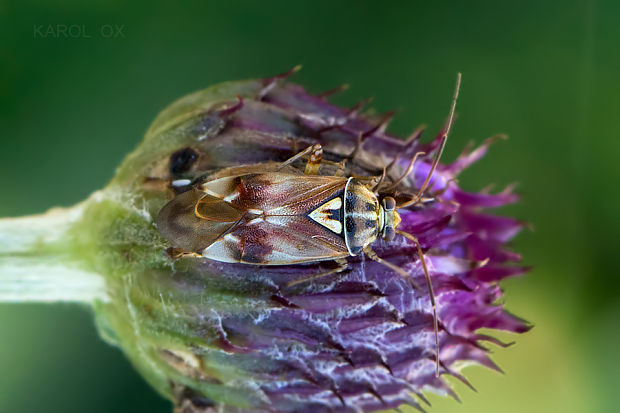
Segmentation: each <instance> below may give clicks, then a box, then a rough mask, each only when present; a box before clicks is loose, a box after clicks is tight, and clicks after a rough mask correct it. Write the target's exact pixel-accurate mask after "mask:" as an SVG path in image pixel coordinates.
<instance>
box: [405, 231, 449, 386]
mask: <svg viewBox="0 0 620 413" xmlns="http://www.w3.org/2000/svg"><path fill="white" fill-rule="evenodd" d="M396 233H398V234H400V235H402V236H403V237H405V238H407V239H408V240H410V241H413V243H414V244H415V247H416V249H417V250H418V256H419V257H420V262H421V263H422V269H423V270H424V278H426V287H427V288H428V295H429V297H430V300H431V306H432V307H433V328H434V329H435V352H436V354H437V359H436V364H435V376H436V377H439V322H438V321H437V306H436V305H435V292H434V291H433V284H432V283H431V276H430V275H429V273H428V267H427V266H426V259H425V258H424V253H423V252H422V246H421V245H420V241H418V239H417V238H416V237H415V236H413V235H411V234H410V233H408V232H405V231H400V230H396Z"/></svg>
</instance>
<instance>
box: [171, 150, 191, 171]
mask: <svg viewBox="0 0 620 413" xmlns="http://www.w3.org/2000/svg"><path fill="white" fill-rule="evenodd" d="M196 159H198V153H196V151H195V150H193V149H192V148H183V149H179V150H178V151H176V152H175V153H173V154H172V155H170V173H171V174H172V175H173V176H178V175H179V174H182V173H184V172H187V171H189V168H191V167H192V165H193V164H194V162H196Z"/></svg>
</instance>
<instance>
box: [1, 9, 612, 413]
mask: <svg viewBox="0 0 620 413" xmlns="http://www.w3.org/2000/svg"><path fill="white" fill-rule="evenodd" d="M87 3H88V4H87ZM185 3H186V4H185V5H183V6H181V5H175V4H173V2H168V1H152V2H149V3H144V4H143V5H137V4H132V5H126V4H123V2H120V1H98V2H82V1H77V0H76V1H62V0H61V1H55V2H54V5H51V4H50V2H40V3H38V2H29V1H22V2H7V1H0V36H1V37H0V171H1V173H0V188H1V189H0V193H1V194H2V195H1V202H0V216H11V215H21V214H29V213H37V212H42V211H44V210H46V209H47V208H49V207H52V206H54V205H70V204H73V203H75V202H77V201H79V200H81V199H83V198H85V197H86V196H87V195H88V194H89V193H90V192H92V191H93V190H96V189H98V188H101V187H102V186H104V185H105V184H106V182H107V181H108V180H109V179H110V178H111V177H112V175H113V173H114V168H115V167H116V166H117V165H118V164H119V162H120V161H121V159H122V158H123V156H124V155H125V154H127V153H128V152H129V151H130V150H132V148H134V147H135V146H136V145H137V143H138V142H139V141H140V139H141V137H142V135H143V133H144V131H145V130H146V128H147V126H148V125H149V123H150V121H151V120H152V119H153V118H154V117H155V115H156V114H157V113H158V111H159V110H161V109H162V108H163V107H164V106H165V105H167V104H168V103H170V102H171V101H172V100H174V99H176V98H178V97H180V96H182V95H184V94H186V93H189V92H191V91H194V90H197V89H201V88H204V87H206V86H208V85H210V84H213V83H216V82H220V81H223V80H233V79H241V78H248V77H259V76H266V75H272V74H275V73H280V72H282V71H284V70H287V69H289V68H291V67H292V66H294V65H296V64H298V63H302V64H304V69H303V70H302V71H301V72H300V73H298V74H297V75H296V76H295V78H294V80H295V81H297V82H299V83H302V84H304V85H305V86H306V87H307V88H308V89H309V90H310V91H312V92H320V91H323V90H326V89H329V88H332V87H334V86H337V85H339V84H342V83H349V84H351V89H350V90H349V91H348V92H346V93H345V94H343V95H342V96H338V97H336V98H335V101H336V102H338V103H340V104H346V105H351V104H353V103H354V102H356V101H357V100H359V99H361V98H363V97H367V96H374V97H375V101H374V103H373V106H374V107H375V108H376V109H377V110H379V111H384V110H389V109H398V110H399V115H398V116H397V118H396V120H395V121H394V123H393V125H392V126H391V128H392V131H394V132H396V133H399V134H406V133H408V132H409V131H410V130H412V129H413V128H414V127H415V126H417V125H418V124H420V123H427V124H428V125H429V129H430V130H431V131H437V130H438V129H439V128H440V126H441V124H442V122H443V119H444V118H445V116H446V114H447V110H448V106H449V103H450V95H451V93H452V88H453V85H454V80H455V76H456V73H457V71H462V72H463V87H462V90H461V98H460V100H459V104H458V108H457V111H458V114H459V118H458V120H457V122H456V124H455V127H454V129H453V133H452V136H451V139H450V142H449V144H448V146H449V147H448V150H447V153H446V158H445V159H446V160H450V159H453V158H454V157H455V156H456V155H457V154H458V153H459V152H460V151H461V149H462V148H463V146H464V145H465V144H466V143H467V142H468V141H470V140H472V139H474V140H475V141H476V142H481V141H482V140H483V139H484V138H485V137H488V136H490V135H492V134H495V133H497V132H504V133H507V134H508V135H509V136H510V139H509V140H508V141H504V142H500V143H497V144H496V145H495V146H494V147H493V148H492V150H491V152H490V154H489V155H488V156H487V158H485V159H484V160H483V161H482V162H480V163H479V164H477V165H475V166H474V167H473V168H472V169H471V170H469V171H467V172H466V173H465V174H464V175H463V176H462V179H461V183H462V185H463V186H464V187H466V188H467V189H476V190H477V189H480V188H482V187H483V186H486V185H487V184H488V183H491V182H493V183H496V184H497V185H498V187H502V186H503V185H505V184H507V183H510V182H513V181H516V182H518V183H519V190H520V192H521V193H522V194H523V200H522V202H521V203H520V204H519V205H516V206H512V207H510V208H506V209H505V210H504V211H502V212H506V213H510V214H513V215H516V216H518V217H520V218H522V219H525V220H527V221H530V222H531V223H533V225H534V227H535V230H534V231H533V232H524V233H523V234H521V235H520V236H519V237H518V238H517V239H516V241H515V242H514V247H515V249H516V250H518V251H521V252H523V253H524V258H525V262H526V263H527V264H532V265H534V266H535V269H534V271H532V272H531V273H529V274H528V275H526V276H525V277H522V278H519V279H513V280H509V281H508V282H506V283H505V284H504V287H505V289H506V291H507V298H506V303H507V307H508V309H509V310H511V311H512V312H514V313H516V314H518V315H521V316H523V317H524V318H526V319H528V320H530V321H532V322H533V323H534V324H535V328H534V329H533V330H532V331H531V332H530V333H528V334H526V335H524V336H522V337H516V339H517V344H516V345H515V346H513V347H511V348H509V349H498V350H497V351H496V354H495V356H494V359H495V361H496V362H498V364H499V365H500V366H501V367H502V368H503V369H504V370H505V371H506V374H505V375H500V374H497V373H495V372H492V371H488V370H485V369H483V368H481V367H472V368H469V369H468V370H466V374H467V376H468V377H469V378H470V379H471V381H472V383H473V384H474V386H476V387H477V388H478V391H479V393H477V394H476V393H473V392H471V391H470V390H468V389H467V388H465V387H464V386H463V385H461V384H456V385H455V386H456V389H457V391H458V393H459V394H460V396H461V398H462V399H463V403H462V404H458V403H456V402H455V401H453V400H450V399H441V398H438V397H432V402H433V404H434V408H433V409H432V410H433V411H436V412H461V413H465V412H478V413H481V412H500V411H501V412H505V413H510V412H519V413H521V412H528V413H534V412H551V411H561V412H616V411H618V409H620V407H619V406H620V392H619V391H618V389H620V362H619V361H620V355H619V350H620V328H619V327H620V294H619V292H620V280H619V278H618V271H617V269H616V265H617V261H618V260H617V255H618V252H617V246H618V242H617V236H618V233H619V231H620V222H619V221H620V220H619V217H618V213H617V208H618V195H617V184H616V182H618V178H620V168H619V167H618V166H617V161H618V159H617V158H618V155H619V154H620V122H618V121H617V120H618V112H619V111H620V82H619V81H618V75H619V74H620V24H619V21H620V3H618V2H617V1H612V0H609V1H595V0H593V1H556V2H542V1H531V0H528V1H520V2H498V1H485V2H479V1H478V2H459V1H453V2H447V1H443V2H428V1H426V2H413V1H392V2H389V3H388V2H383V3H384V4H383V5H379V4H378V3H379V2H372V1H366V2H363V1H355V2H354V1H334V0H330V1H324V0H314V1H312V2H309V1H308V2H302V1H298V2H293V1H223V0H222V1H202V2H198V1H195V2H185ZM56 25H67V26H69V25H78V26H79V27H80V29H79V30H80V32H79V33H78V32H77V31H76V29H73V30H74V31H73V34H74V35H75V34H76V33H78V35H77V36H76V38H65V37H64V36H63V35H62V34H61V33H58V32H57V31H54V32H52V33H51V34H49V33H47V34H46V32H47V30H48V27H49V26H52V28H53V29H54V28H55V27H56ZM37 27H39V28H41V27H42V29H41V30H42V32H41V33H39V32H37V29H36V28H37ZM41 34H43V35H41ZM428 136H431V135H428ZM0 337H1V339H0V371H1V372H2V374H1V375H0V411H1V412H35V411H49V412H85V411H88V412H112V411H115V412H142V411H144V412H169V411H170V406H169V404H168V402H167V401H165V400H162V399H161V398H160V397H159V396H157V395H156V394H155V393H154V391H152V390H151V389H150V388H149V387H148V386H147V385H146V383H145V382H143V381H142V379H141V378H140V377H139V376H138V375H137V373H135V372H134V370H133V369H132V367H131V366H130V364H129V363H128V362H127V361H126V360H125V358H124V357H123V355H122V353H121V352H120V351H119V350H117V349H115V348H112V347H109V346H108V345H106V344H104V343H103V342H102V341H101V340H100V339H99V338H98V337H97V333H96V331H95V327H94V325H93V323H92V320H91V314H90V313H89V311H87V310H85V309H83V308H80V307H79V306H77V305H69V304H64V305H63V304H59V305H53V306H46V305H34V304H33V305H0ZM503 338H505V339H512V337H506V336H503Z"/></svg>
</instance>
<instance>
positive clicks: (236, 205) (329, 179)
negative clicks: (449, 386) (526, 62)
mask: <svg viewBox="0 0 620 413" xmlns="http://www.w3.org/2000/svg"><path fill="white" fill-rule="evenodd" d="M460 81H461V75H460V73H459V75H458V76H457V82H456V88H455V92H454V97H453V99H452V104H451V107H450V113H449V117H448V121H447V124H446V127H445V129H444V132H443V134H442V137H441V141H440V144H439V148H438V149H437V152H436V155H435V157H434V158H433V162H432V164H431V168H430V170H429V173H428V175H427V176H426V179H425V180H424V182H423V184H422V186H421V187H420V188H419V190H418V193H417V194H416V195H415V196H412V197H411V198H410V199H406V200H405V201H402V202H401V203H397V202H396V200H395V199H394V198H393V197H392V196H384V195H381V193H384V192H385V191H384V190H385V189H390V190H391V189H394V188H395V187H396V185H397V184H398V183H399V182H400V181H401V180H402V179H404V178H405V177H406V176H407V175H408V174H409V173H410V172H411V170H412V168H413V164H414V162H415V160H416V159H417V157H418V156H419V155H421V154H422V153H417V154H415V156H414V157H413V158H412V160H411V162H410V165H409V168H408V169H407V171H406V172H405V174H404V175H403V176H402V177H401V178H399V179H398V180H396V181H395V182H393V183H391V184H389V185H387V184H386V185H387V187H382V185H383V180H384V178H385V173H386V168H384V170H383V175H382V176H381V177H380V179H379V181H378V182H373V180H376V177H368V178H367V179H365V178H362V177H357V178H356V177H346V176H337V175H327V176H325V175H319V174H318V173H319V167H320V165H321V162H322V154H323V149H322V147H321V145H319V144H316V145H313V146H310V147H308V148H306V149H305V150H303V151H301V152H300V153H298V154H296V155H295V156H293V157H292V158H290V159H288V160H287V161H285V162H282V163H275V162H266V163H260V164H254V165H245V166H238V167H231V168H226V169H223V170H221V171H219V172H217V173H216V174H214V175H211V176H210V177H209V179H208V180H202V181H199V182H197V183H195V184H194V185H193V186H192V187H191V188H190V189H189V190H188V191H186V192H183V193H181V194H179V195H177V196H176V197H175V198H174V199H173V200H172V201H170V202H169V203H168V204H166V205H165V206H164V207H163V208H162V209H161V211H160V212H159V215H158V217H157V226H158V228H159V230H160V232H161V233H162V235H164V237H166V238H167V239H168V240H169V241H170V243H171V245H172V246H173V247H175V248H177V249H180V250H182V251H184V252H187V253H189V254H192V255H199V256H202V257H204V258H208V259H211V260H216V261H222V262H230V263H244V264H251V265H289V264H300V263H309V262H317V261H329V260H331V261H335V262H336V263H337V264H338V266H337V268H335V269H333V270H330V271H327V272H323V273H319V274H315V275H312V276H310V277H305V278H303V279H301V280H295V281H293V282H291V283H289V285H294V284H298V283H301V282H307V281H310V280H312V279H316V278H318V277H324V276H326V275H328V274H334V273H338V272H341V271H343V270H344V269H346V267H347V265H348V264H347V260H346V258H347V257H350V256H357V255H360V254H365V255H366V256H368V257H369V258H370V259H372V260H374V261H377V262H379V263H381V264H383V265H385V266H386V267H388V268H389V269H391V270H393V271H395V272H397V273H398V274H400V275H402V276H403V277H405V278H406V279H408V280H409V281H410V282H411V283H412V284H413V285H414V287H415V288H419V287H418V286H417V285H416V284H415V283H414V282H413V280H412V279H411V277H410V275H409V274H408V273H407V272H405V271H404V270H403V269H401V268H399V267H398V266H396V265H394V264H392V263H390V262H388V261H386V260H384V259H382V258H380V257H379V256H377V254H376V253H375V252H374V251H373V250H372V248H371V245H372V244H373V243H374V242H375V240H376V239H377V238H378V237H382V238H383V239H384V240H386V241H391V240H392V239H393V238H394V237H395V234H399V235H401V236H403V237H405V238H407V239H408V240H410V241H412V242H413V243H414V244H415V247H416V249H417V252H418V256H419V258H420V262H421V264H422V268H423V270H424V275H425V279H426V286H427V289H428V292H429V296H430V302H431V306H432V313H433V328H434V333H435V351H436V359H435V360H436V363H435V365H436V367H435V374H436V375H438V374H439V332H438V321H437V309H436V304H435V296H434V292H433V286H432V283H431V279H430V275H429V272H428V268H427V265H426V260H425V258H424V254H423V251H422V247H421V246H420V242H419V241H418V239H417V238H416V237H415V236H414V235H413V234H409V233H407V232H404V231H402V230H399V229H398V226H399V224H400V222H401V218H400V215H399V213H398V211H397V209H398V208H405V207H407V206H411V205H415V204H418V203H420V202H422V201H423V195H424V192H425V191H426V189H427V188H428V186H429V183H430V182H431V179H432V176H433V174H434V172H435V169H436V167H437V164H438V163H439V159H440V157H441V154H442V152H443V149H444V147H445V145H446V141H447V139H448V134H449V132H450V128H451V126H452V122H453V120H454V110H455V106H456V100H457V97H458V92H459V88H460ZM357 149H358V148H356V150H355V151H354V153H355V152H356V151H357ZM302 158H308V161H307V163H306V166H305V170H304V171H303V172H301V171H300V170H299V169H297V168H294V167H292V166H291V164H292V163H293V162H294V161H296V160H299V159H302ZM323 162H326V161H323Z"/></svg>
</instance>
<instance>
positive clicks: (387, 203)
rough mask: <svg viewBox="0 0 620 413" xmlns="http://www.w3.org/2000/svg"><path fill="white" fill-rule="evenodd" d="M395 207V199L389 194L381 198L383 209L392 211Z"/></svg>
mask: <svg viewBox="0 0 620 413" xmlns="http://www.w3.org/2000/svg"><path fill="white" fill-rule="evenodd" d="M395 208H396V201H395V200H394V198H392V197H391V196H388V197H385V198H383V209H385V210H386V211H393V210H394V209H395Z"/></svg>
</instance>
